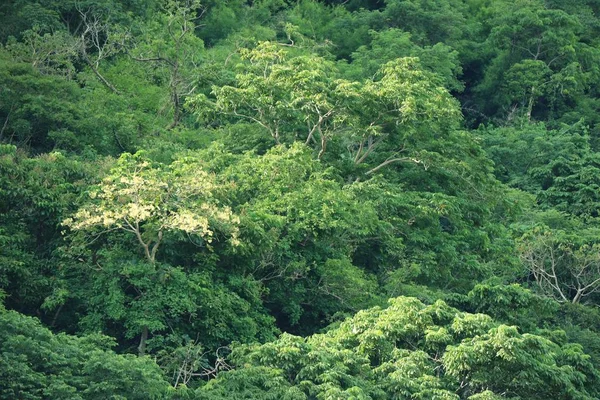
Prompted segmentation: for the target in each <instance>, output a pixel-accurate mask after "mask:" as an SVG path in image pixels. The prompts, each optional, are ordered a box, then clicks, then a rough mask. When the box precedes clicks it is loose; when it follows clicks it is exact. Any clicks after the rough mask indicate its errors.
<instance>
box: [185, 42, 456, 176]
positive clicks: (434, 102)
mask: <svg viewBox="0 0 600 400" xmlns="http://www.w3.org/2000/svg"><path fill="white" fill-rule="evenodd" d="M290 55H291V56H292V57H289V56H290ZM242 56H243V58H244V59H245V60H246V63H245V64H243V65H242V67H241V68H242V72H241V73H240V74H238V75H237V79H236V80H237V85H236V86H235V87H234V86H223V87H214V88H213V94H214V96H215V97H216V100H215V101H214V102H211V101H209V100H208V99H207V98H206V97H205V96H204V95H200V96H198V97H196V98H195V99H194V100H192V103H193V104H195V106H196V108H197V110H198V113H199V114H200V116H201V117H206V116H207V115H208V114H210V112H211V111H216V112H217V113H222V114H225V115H227V116H229V117H232V118H235V119H238V120H240V119H241V120H246V121H250V122H254V123H256V124H258V125H260V126H261V127H263V128H264V129H265V131H267V132H268V133H269V134H270V135H271V136H272V137H273V140H274V141H275V143H276V144H277V143H281V142H287V143H289V142H291V141H294V140H302V141H304V142H305V144H306V145H312V146H314V147H315V148H316V152H317V158H322V157H323V155H324V154H325V153H326V151H327V146H328V145H329V144H330V143H332V142H336V141H337V142H339V143H342V144H343V146H344V147H346V149H345V151H348V152H349V153H350V157H352V160H353V162H354V164H355V165H357V166H358V165H360V164H363V163H365V164H366V163H367V161H368V160H371V159H375V160H374V161H373V162H372V163H371V167H370V168H369V169H367V171H366V174H367V175H370V174H373V173H375V172H377V171H379V170H380V169H381V168H383V167H386V166H388V165H390V164H394V163H399V162H411V163H425V162H424V160H422V159H420V157H419V151H420V150H421V149H420V145H421V144H422V143H423V142H427V141H428V140H429V139H431V138H432V137H435V136H437V135H442V136H443V135H445V134H446V133H447V132H448V131H451V130H452V129H454V128H456V126H457V124H458V122H459V120H460V111H459V109H458V106H457V103H456V101H455V100H453V99H452V97H451V96H450V95H449V93H448V92H447V91H446V90H445V89H444V88H443V85H442V84H441V82H440V79H439V78H438V77H436V76H435V75H433V74H431V73H427V72H425V71H423V70H422V69H421V67H420V65H419V61H418V59H416V58H399V59H397V60H395V61H391V62H389V63H387V64H385V65H384V66H383V67H382V68H381V69H380V71H379V73H378V74H377V75H376V76H375V77H374V78H373V79H370V80H366V81H365V82H364V83H359V82H351V81H348V80H345V79H340V78H339V77H338V76H339V72H338V71H337V69H336V68H335V67H334V65H333V64H332V63H329V62H327V61H326V60H324V59H323V58H320V57H315V56H312V55H298V56H294V53H293V52H291V51H289V50H285V49H284V46H282V45H281V44H277V43H272V42H263V43H261V44H259V45H258V46H257V47H256V48H254V49H251V50H242ZM338 148H339V144H338ZM342 148H343V147H342ZM376 149H377V151H375V150H376ZM340 150H341V149H340ZM342 151H343V150H342ZM378 153H381V154H380V155H379V156H378V157H374V156H373V155H372V154H378ZM344 156H346V155H342V154H334V157H344Z"/></svg>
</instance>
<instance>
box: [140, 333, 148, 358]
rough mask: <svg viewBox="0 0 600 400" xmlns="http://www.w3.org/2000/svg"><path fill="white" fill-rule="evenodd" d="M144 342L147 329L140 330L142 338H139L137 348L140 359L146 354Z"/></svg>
mask: <svg viewBox="0 0 600 400" xmlns="http://www.w3.org/2000/svg"><path fill="white" fill-rule="evenodd" d="M146 340H148V327H147V326H144V327H143V328H142V336H141V337H140V345H139V346H138V355H139V356H140V357H142V356H143V355H145V354H146Z"/></svg>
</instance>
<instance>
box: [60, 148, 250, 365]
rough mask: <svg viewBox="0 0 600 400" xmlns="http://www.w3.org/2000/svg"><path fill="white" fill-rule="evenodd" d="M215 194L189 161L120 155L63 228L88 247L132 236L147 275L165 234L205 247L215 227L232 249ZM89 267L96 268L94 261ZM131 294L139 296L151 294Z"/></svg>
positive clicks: (227, 218) (225, 211)
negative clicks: (106, 238) (163, 163)
mask: <svg viewBox="0 0 600 400" xmlns="http://www.w3.org/2000/svg"><path fill="white" fill-rule="evenodd" d="M219 189H220V188H219V186H218V185H217V184H216V182H215V180H214V177H213V176H212V175H210V174H208V173H206V172H204V171H203V170H202V169H201V168H200V166H199V165H198V164H195V163H193V162H192V161H191V160H189V159H187V160H186V159H183V160H180V161H176V162H174V163H173V164H172V165H171V166H169V167H167V168H160V167H153V166H152V165H151V163H150V161H149V160H146V159H144V158H143V156H142V155H141V154H137V155H130V154H124V155H123V156H121V158H120V159H119V161H118V162H117V165H116V166H115V168H113V169H112V170H111V172H110V174H109V176H107V177H106V178H104V180H103V182H102V184H100V185H98V186H97V187H96V188H94V189H92V190H91V191H90V199H91V201H90V202H89V203H88V204H85V205H84V206H83V207H81V208H80V209H79V211H77V213H75V214H74V215H73V217H72V218H68V219H66V220H65V221H64V222H63V223H64V225H65V226H68V227H69V228H71V229H72V230H73V231H82V232H84V233H85V235H84V237H87V238H88V239H91V240H92V242H93V241H95V240H97V239H98V237H99V236H101V235H103V234H106V233H108V232H113V231H121V232H124V233H126V234H127V235H129V236H132V237H133V238H135V240H136V242H137V244H138V246H139V248H140V249H141V250H142V252H143V255H144V259H145V261H146V263H148V265H149V268H150V271H153V272H156V270H157V269H159V268H160V265H159V263H158V262H157V254H158V250H159V248H160V245H161V244H162V243H163V239H164V236H165V234H167V233H169V232H181V233H184V234H186V235H190V236H192V237H195V238H197V239H200V240H201V241H203V242H205V243H206V244H207V245H210V243H211V242H212V241H213V239H214V236H215V228H217V229H219V230H221V231H225V232H228V233H230V235H231V242H232V244H233V245H236V244H237V243H238V240H237V236H238V228H237V224H238V222H239V219H238V217H237V216H235V215H233V214H232V212H231V210H230V209H229V208H228V207H222V206H220V205H219V204H218V200H217V199H216V196H215V192H217V191H218V190H219ZM92 264H96V265H97V267H98V268H100V269H101V268H102V267H101V266H100V265H98V264H97V261H96V262H94V261H92ZM156 277H158V276H156ZM157 283H158V282H157ZM137 289H138V291H139V295H140V296H142V297H143V296H148V297H152V296H154V295H155V294H154V293H152V292H151V291H145V290H144V291H143V292H142V291H140V290H139V289H141V288H140V287H138V288H137ZM145 289H149V288H145ZM149 318H151V317H149ZM142 320H143V318H142ZM141 325H142V326H141V327H140V329H141V338H140V345H139V353H140V354H141V355H143V354H144V353H145V348H146V340H147V337H148V325H149V324H148V323H143V322H142V323H141ZM160 325H161V324H158V325H156V326H160Z"/></svg>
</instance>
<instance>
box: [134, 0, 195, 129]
mask: <svg viewBox="0 0 600 400" xmlns="http://www.w3.org/2000/svg"><path fill="white" fill-rule="evenodd" d="M203 14H204V9H203V8H202V6H201V4H200V1H199V0H169V1H166V2H164V5H163V9H162V11H161V12H160V13H158V15H157V19H156V20H155V21H152V22H148V23H144V24H142V25H141V26H140V29H141V30H142V32H141V34H140V35H139V36H140V37H141V38H140V40H139V42H138V43H135V44H134V45H133V48H132V49H130V50H129V54H130V55H131V57H132V58H133V59H134V60H136V61H140V62H147V63H152V64H153V65H156V66H157V67H158V69H159V70H161V71H163V76H162V77H161V79H165V80H166V81H167V86H168V88H169V97H170V103H171V106H172V108H173V118H172V121H171V123H170V124H169V126H168V129H173V128H175V127H176V126H177V125H178V124H179V123H180V121H181V116H182V112H183V104H184V102H185V98H186V97H187V96H190V95H192V94H193V93H194V91H195V87H194V85H193V78H192V74H193V69H194V68H195V67H197V65H198V63H199V54H200V51H201V50H202V49H203V48H204V44H203V42H202V40H201V39H199V38H198V37H197V36H195V33H194V32H195V29H196V26H197V21H198V20H199V19H200V18H202V15H203Z"/></svg>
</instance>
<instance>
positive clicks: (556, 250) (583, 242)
mask: <svg viewBox="0 0 600 400" xmlns="http://www.w3.org/2000/svg"><path fill="white" fill-rule="evenodd" d="M596 235H597V233H596V232H595V231H589V230H588V231H587V232H585V231H579V232H577V233H576V234H575V235H569V234H566V233H565V232H561V231H552V230H549V229H548V228H547V227H545V228H544V227H537V228H534V229H533V230H531V231H530V232H528V233H526V234H525V235H524V236H523V238H522V242H521V249H520V252H521V259H522V260H523V263H524V264H525V265H526V266H527V268H528V269H529V271H530V272H531V274H532V276H533V279H534V280H535V283H536V284H537V285H538V287H539V289H540V290H541V291H542V292H543V293H545V294H547V295H549V296H552V297H554V298H555V299H556V300H558V301H561V302H572V303H579V302H581V301H582V300H584V299H585V298H586V297H588V296H590V295H592V294H594V293H596V292H598V291H599V290H600V253H599V251H598V250H599V249H600V246H599V245H598V244H597V243H596V237H597V236H596Z"/></svg>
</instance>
